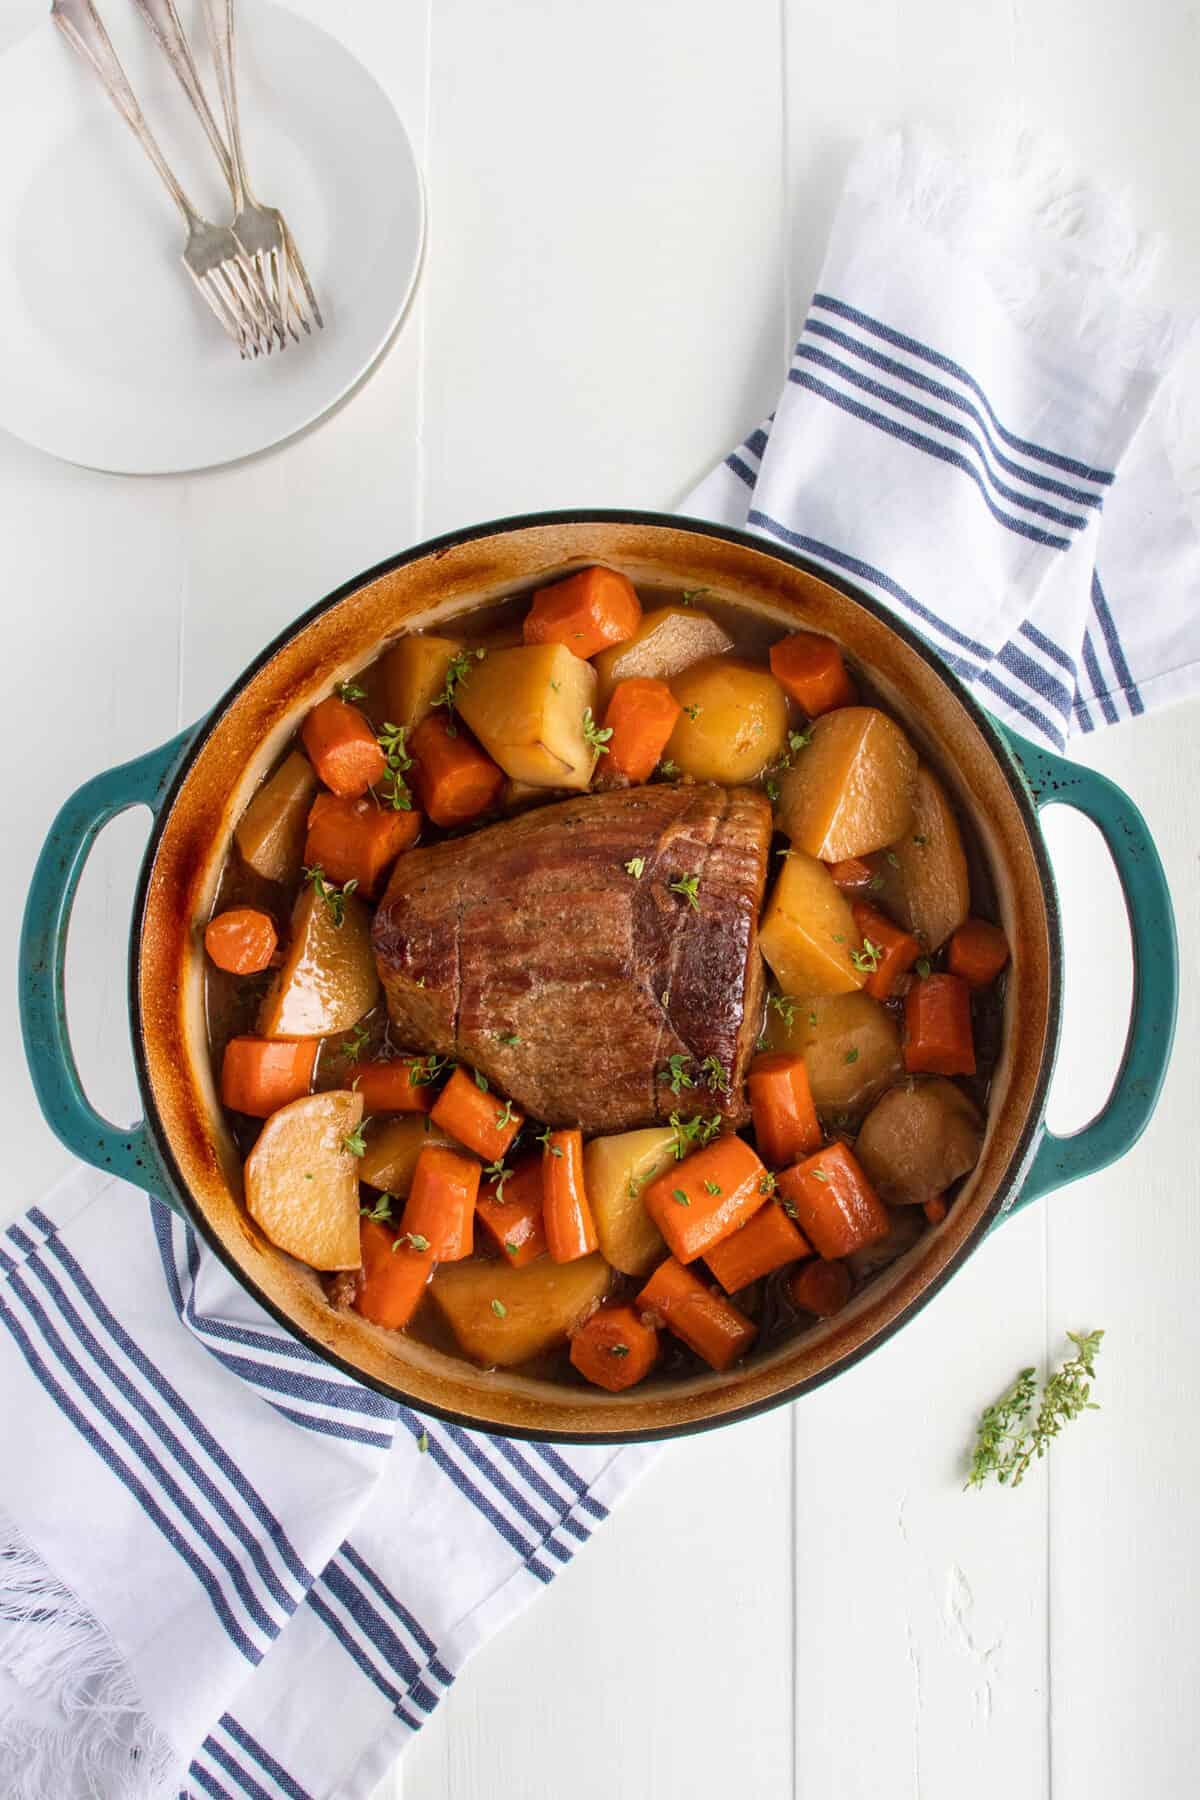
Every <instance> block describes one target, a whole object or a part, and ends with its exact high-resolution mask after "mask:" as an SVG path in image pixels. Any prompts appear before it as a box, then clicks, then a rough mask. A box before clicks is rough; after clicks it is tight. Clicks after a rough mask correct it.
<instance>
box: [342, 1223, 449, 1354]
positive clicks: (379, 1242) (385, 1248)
mask: <svg viewBox="0 0 1200 1800" xmlns="http://www.w3.org/2000/svg"><path fill="white" fill-rule="evenodd" d="M361 1226H362V1281H361V1284H360V1286H359V1290H358V1293H357V1295H356V1296H355V1299H354V1308H355V1311H356V1312H360V1313H361V1314H362V1316H363V1318H364V1319H370V1320H371V1322H372V1324H374V1325H385V1326H386V1327H387V1329H388V1330H389V1331H401V1330H403V1328H404V1326H405V1325H407V1324H408V1322H409V1320H410V1319H411V1318H412V1316H413V1314H414V1313H415V1312H416V1310H417V1308H418V1306H420V1304H421V1301H422V1300H423V1299H424V1298H425V1291H426V1289H427V1288H428V1286H429V1277H430V1276H431V1275H432V1274H433V1263H434V1258H433V1252H432V1251H431V1250H414V1249H413V1247H412V1245H411V1244H410V1243H408V1241H407V1240H406V1239H405V1238H403V1237H397V1236H396V1234H395V1233H394V1232H392V1231H389V1230H388V1228H387V1226H386V1225H381V1224H380V1223H379V1222H378V1221H377V1220H375V1219H363V1220H362V1221H361Z"/></svg>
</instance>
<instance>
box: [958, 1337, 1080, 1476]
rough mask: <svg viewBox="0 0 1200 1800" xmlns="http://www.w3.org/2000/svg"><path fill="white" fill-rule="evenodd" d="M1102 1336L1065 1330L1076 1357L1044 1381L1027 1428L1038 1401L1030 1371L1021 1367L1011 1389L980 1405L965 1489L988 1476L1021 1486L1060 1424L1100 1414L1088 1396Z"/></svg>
mask: <svg viewBox="0 0 1200 1800" xmlns="http://www.w3.org/2000/svg"><path fill="white" fill-rule="evenodd" d="M1103 1336H1104V1333H1103V1332H1102V1331H1087V1332H1083V1331H1068V1333H1067V1337H1068V1338H1069V1339H1070V1341H1071V1343H1073V1344H1074V1346H1075V1355H1074V1356H1071V1357H1068V1359H1067V1361H1066V1362H1064V1363H1063V1365H1062V1367H1061V1369H1057V1370H1056V1371H1055V1373H1054V1374H1053V1375H1051V1376H1049V1377H1048V1379H1047V1381H1046V1385H1045V1387H1044V1388H1043V1389H1042V1397H1041V1403H1040V1405H1039V1406H1038V1409H1037V1413H1036V1414H1035V1415H1034V1417H1033V1422H1032V1424H1031V1423H1030V1414H1031V1413H1033V1403H1034V1400H1035V1399H1036V1397H1037V1374H1036V1371H1035V1370H1034V1369H1032V1368H1030V1369H1022V1370H1021V1373H1020V1374H1019V1375H1018V1376H1017V1378H1016V1380H1015V1381H1014V1382H1013V1384H1012V1386H1011V1387H1010V1388H1008V1389H1007V1390H1006V1391H1005V1392H1004V1393H1003V1394H1001V1396H1000V1398H999V1399H998V1400H996V1401H993V1403H992V1405H991V1406H988V1407H985V1409H984V1411H983V1414H982V1416H981V1418H980V1420H979V1424H978V1426H977V1427H976V1433H975V1450H974V1453H973V1455H972V1457H971V1469H970V1473H969V1474H968V1476H967V1481H966V1485H967V1487H976V1488H978V1487H983V1486H984V1484H985V1482H987V1481H988V1479H989V1478H990V1477H993V1476H994V1477H995V1479H996V1480H997V1481H998V1482H999V1483H1000V1486H1001V1487H1020V1485H1021V1483H1022V1482H1023V1481H1024V1479H1025V1476H1026V1474H1027V1473H1028V1471H1029V1465H1030V1463H1031V1462H1033V1460H1034V1459H1035V1457H1036V1458H1037V1459H1038V1460H1039V1461H1040V1460H1041V1458H1042V1457H1043V1456H1045V1454H1046V1451H1047V1450H1048V1449H1049V1447H1050V1440H1051V1439H1052V1438H1056V1437H1057V1436H1058V1434H1059V1432H1060V1431H1061V1430H1062V1428H1063V1426H1064V1425H1066V1424H1069V1423H1070V1421H1071V1420H1072V1419H1077V1418H1078V1417H1079V1415H1080V1413H1084V1412H1098V1411H1099V1407H1098V1406H1097V1404H1096V1402H1095V1401H1094V1400H1093V1399H1092V1397H1091V1393H1092V1382H1093V1380H1094V1379H1095V1375H1096V1357H1097V1355H1098V1354H1099V1351H1100V1340H1101V1339H1102V1338H1103Z"/></svg>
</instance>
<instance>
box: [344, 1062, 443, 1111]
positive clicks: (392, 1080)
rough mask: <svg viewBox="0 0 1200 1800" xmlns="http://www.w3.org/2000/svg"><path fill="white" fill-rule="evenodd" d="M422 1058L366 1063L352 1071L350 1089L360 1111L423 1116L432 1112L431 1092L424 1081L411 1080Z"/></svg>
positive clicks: (419, 1068)
mask: <svg viewBox="0 0 1200 1800" xmlns="http://www.w3.org/2000/svg"><path fill="white" fill-rule="evenodd" d="M423 1060H424V1059H423V1058H421V1057H413V1056H393V1057H389V1058H388V1060H387V1061H386V1062H368V1063H363V1064H362V1066H361V1067H360V1068H359V1069H358V1070H357V1071H356V1072H355V1074H354V1076H353V1078H352V1079H351V1082H350V1086H351V1087H352V1088H353V1089H354V1092H355V1093H356V1094H361V1095H362V1102H363V1111H364V1112H369V1113H388V1112H407V1113H417V1112H421V1113H427V1112H432V1110H433V1090H432V1088H430V1087H429V1085H428V1084H427V1083H425V1082H417V1081H414V1080H413V1075H414V1073H417V1074H419V1073H420V1072H421V1067H422V1064H423Z"/></svg>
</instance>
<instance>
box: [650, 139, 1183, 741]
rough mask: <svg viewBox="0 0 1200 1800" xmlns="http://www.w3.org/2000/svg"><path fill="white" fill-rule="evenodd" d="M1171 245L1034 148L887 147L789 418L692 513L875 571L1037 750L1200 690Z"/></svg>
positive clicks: (833, 565)
mask: <svg viewBox="0 0 1200 1800" xmlns="http://www.w3.org/2000/svg"><path fill="white" fill-rule="evenodd" d="M1155 249H1156V247H1155V246H1154V245H1153V244H1148V243H1144V242H1143V241H1142V240H1140V239H1139V237H1138V234H1137V232H1136V231H1135V230H1134V228H1133V226H1132V225H1131V224H1130V222H1129V220H1128V218H1127V216H1126V214H1125V212H1124V210H1123V209H1122V208H1121V207H1120V206H1119V205H1117V204H1115V203H1114V202H1113V201H1112V200H1111V199H1110V198H1108V197H1107V196H1104V195H1102V194H1100V193H1098V192H1097V191H1096V189H1095V188H1094V187H1092V186H1091V185H1090V184H1088V183H1086V182H1081V181H1078V180H1076V179H1075V178H1074V177H1073V176H1072V175H1070V174H1069V172H1067V171H1066V170H1065V169H1064V167H1063V165H1062V164H1061V162H1060V161H1058V160H1056V159H1055V158H1054V157H1053V156H1052V155H1051V154H1049V153H1048V152H1047V151H1046V149H1045V148H1044V146H1041V145H1039V144H1036V143H1033V142H1031V141H1030V140H1029V139H1028V138H1027V137H1014V138H1012V139H1010V140H1009V141H1008V142H1007V143H1006V144H1003V145H1001V146H998V147H996V148H994V149H992V150H990V151H989V152H988V153H987V154H986V155H981V156H979V157H978V158H977V159H975V161H974V162H973V163H972V164H971V165H970V166H968V165H967V164H966V163H965V162H962V161H958V160H956V159H955V158H954V157H952V156H951V155H949V154H948V153H947V151H946V150H945V149H944V147H943V146H941V145H940V144H938V143H937V142H936V141H934V140H933V139H932V138H931V137H930V136H929V135H928V134H926V133H923V132H918V131H904V132H899V131H898V132H893V133H888V134H887V135H884V136H881V137H879V138H876V139H874V140H873V141H871V142H869V143H868V144H867V145H866V146H865V147H864V148H863V149H862V150H861V151H860V152H859V154H858V156H857V157H856V159H855V161H854V163H853V164H852V166H851V169H850V172H849V176H848V178H847V182H846V189H845V193H844V195H843V199H842V203H841V206H840V208H839V211H838V215H837V218H836V221H835V223H834V228H833V233H832V236H831V239H830V243H829V247H828V250H827V252H826V256H825V262H824V266H823V268H822V270H821V274H820V277H819V279H818V283H817V291H816V293H815V294H814V295H813V296H812V300H811V302H810V304H809V308H808V313H807V316H806V318H805V320H804V324H803V327H802V330H801V333H800V337H799V341H798V342H797V344H796V347H795V352H794V355H793V357H792V363H791V367H790V368H789V370H788V374H787V380H786V382H785V384H784V389H783V393H782V395H781V397H780V400H779V403H778V406H777V407H776V409H775V412H774V413H773V414H772V415H771V417H770V418H769V419H767V420H766V421H765V422H764V423H763V424H762V425H761V426H759V427H758V429H757V430H755V431H753V432H751V434H750V436H749V437H748V438H747V439H746V440H745V442H744V443H743V444H742V445H740V446H739V448H738V449H737V450H735V451H734V452H733V453H732V454H731V455H730V456H729V457H727V458H726V460H725V462H724V463H723V464H721V465H720V466H719V467H718V468H717V469H716V470H714V472H713V473H712V474H711V475H710V476H709V477H708V478H707V480H705V481H704V482H702V483H701V485H700V486H699V487H698V488H697V489H696V490H695V492H694V493H692V494H691V495H690V496H689V497H688V500H687V501H686V502H685V504H684V507H683V510H684V511H685V512H687V513H691V514H694V515H695V516H697V517H700V518H715V519H719V520H721V521H722V522H723V523H726V524H731V525H739V526H745V527H748V528H749V529H750V530H751V531H755V532H760V533H762V535H763V536H765V537H767V538H769V539H771V540H773V541H774V542H776V543H781V544H786V545H789V546H790V547H791V548H793V549H795V550H799V551H802V552H803V553H804V554H806V555H807V556H809V557H811V558H813V559H814V560H815V561H817V562H821V563H824V564H825V565H827V566H828V567H829V568H830V569H831V570H833V571H834V572H836V573H838V574H842V575H845V576H848V577H850V578H851V579H853V580H854V581H855V582H856V583H858V584H859V585H861V586H863V587H865V588H866V589H867V590H868V591H869V592H870V593H871V594H873V595H874V596H875V597H876V598H877V599H879V600H880V601H882V602H883V604H884V605H886V606H888V607H890V608H891V609H892V610H893V611H894V612H895V613H897V614H898V615H899V616H900V617H901V618H903V619H905V620H906V621H907V622H908V623H909V624H910V625H912V626H913V627H914V628H915V629H916V630H917V631H919V632H920V633H922V635H923V636H924V637H925V638H927V639H928V641H929V642H930V643H931V644H932V645H933V646H934V648H935V649H937V650H939V651H940V652H941V654H942V655H943V656H944V657H945V658H946V660H947V661H948V662H949V663H950V664H951V666H952V667H953V668H954V669H955V670H956V672H957V673H958V674H959V675H960V676H961V677H962V678H963V680H964V681H965V682H967V684H968V685H969V686H971V687H973V688H974V689H975V690H976V692H977V695H978V697H979V698H980V699H981V700H982V702H983V703H984V705H985V706H987V707H988V708H989V709H990V710H991V711H992V712H994V713H995V714H997V715H998V716H999V717H1000V718H1002V719H1004V720H1006V721H1007V722H1009V723H1010V724H1012V725H1013V726H1014V727H1015V728H1016V729H1017V730H1018V731H1020V732H1022V733H1023V734H1024V735H1025V736H1026V737H1029V738H1032V739H1034V740H1035V741H1037V742H1040V743H1044V744H1047V745H1049V746H1052V747H1054V748H1057V749H1061V748H1062V747H1063V745H1064V744H1065V743H1066V740H1067V738H1068V737H1069V736H1070V735H1071V734H1072V733H1075V732H1080V731H1092V730H1094V729H1095V728H1096V726H1098V725H1104V724H1114V723H1116V722H1117V721H1118V720H1120V719H1128V718H1132V717H1134V716H1136V715H1137V714H1139V713H1142V712H1144V711H1146V710H1147V708H1149V707H1152V706H1155V705H1158V704H1162V703H1163V702H1165V701H1168V700H1173V699H1178V698H1182V697H1183V696H1185V695H1188V694H1193V693H1195V692H1196V691H1197V687H1198V685H1200V681H1198V675H1200V473H1198V469H1197V465H1200V420H1198V418H1197V416H1196V412H1195V409H1192V410H1191V411H1190V412H1189V410H1188V408H1187V407H1186V405H1185V404H1184V403H1183V400H1182V381H1181V379H1180V376H1179V374H1178V372H1176V364H1177V363H1179V362H1180V361H1181V357H1182V353H1183V352H1184V350H1185V347H1186V346H1187V344H1188V340H1189V337H1190V335H1191V331H1192V325H1193V322H1194V321H1193V318H1192V316H1191V315H1187V316H1184V315H1183V314H1181V313H1177V312H1173V311H1170V310H1168V309H1166V308H1165V307H1161V306H1158V307H1156V306H1153V305H1151V304H1150V303H1149V302H1148V301H1147V299H1146V298H1145V294H1146V291H1147V289H1148V288H1149V286H1150V283H1151V281H1152V279H1153V277H1154V272H1155V264H1156V260H1157V259H1156V254H1155ZM1187 360H1188V362H1189V363H1190V364H1192V365H1194V363H1195V361H1196V360H1197V359H1196V358H1195V357H1191V358H1188V359H1187ZM1173 374H1174V375H1175V380H1174V382H1170V381H1168V377H1171V376H1172V375H1173ZM1191 385H1192V387H1193V390H1194V388H1195V385H1196V384H1195V379H1193V381H1192V383H1191ZM1189 430H1190V434H1191V435H1190V440H1189V437H1188V432H1189Z"/></svg>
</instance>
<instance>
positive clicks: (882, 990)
mask: <svg viewBox="0 0 1200 1800" xmlns="http://www.w3.org/2000/svg"><path fill="white" fill-rule="evenodd" d="M850 911H851V913H852V914H853V916H854V923H855V925H856V926H857V927H858V932H859V935H860V937H861V938H862V940H863V944H862V953H863V955H864V956H865V960H866V961H867V962H868V963H872V964H874V967H873V968H872V969H871V972H870V974H869V975H868V976H867V979H866V981H865V982H864V983H863V986H864V987H865V988H866V990H867V992H868V994H870V995H871V996H872V997H873V998H874V999H876V1000H890V999H891V997H892V995H893V994H894V993H895V992H896V983H897V982H898V981H899V979H900V977H901V976H902V975H904V974H906V973H907V971H908V970H909V969H911V968H912V966H913V964H914V963H915V962H916V960H917V958H918V956H920V954H921V946H920V943H919V942H918V941H917V939H916V938H915V937H914V936H913V934H912V932H911V931H901V929H900V927H899V926H898V925H893V924H892V921H891V920H890V919H889V918H888V917H887V915H886V914H885V913H881V912H880V911H879V908H878V907H877V906H870V905H868V903H867V901H865V900H854V901H852V902H851V905H850Z"/></svg>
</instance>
